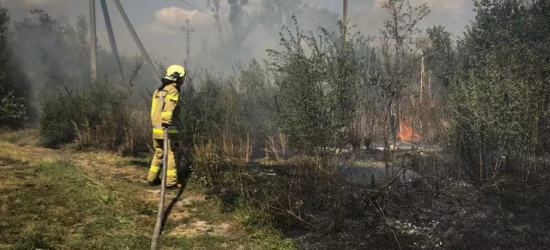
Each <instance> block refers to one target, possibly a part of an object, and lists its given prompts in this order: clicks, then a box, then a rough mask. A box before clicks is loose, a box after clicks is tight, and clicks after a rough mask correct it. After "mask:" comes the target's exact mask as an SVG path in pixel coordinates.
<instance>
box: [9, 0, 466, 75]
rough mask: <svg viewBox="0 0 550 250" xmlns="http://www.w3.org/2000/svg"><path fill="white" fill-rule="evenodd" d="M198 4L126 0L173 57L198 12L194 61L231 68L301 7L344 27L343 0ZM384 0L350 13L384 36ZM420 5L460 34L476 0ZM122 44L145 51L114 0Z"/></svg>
mask: <svg viewBox="0 0 550 250" xmlns="http://www.w3.org/2000/svg"><path fill="white" fill-rule="evenodd" d="M186 2H189V3H192V4H193V5H194V6H196V7H198V8H200V10H198V9H194V8H193V7H190V6H188V5H186V4H185V3H183V2H182V1H179V0H166V1H149V0H122V4H123V5H124V6H125V8H126V11H127V13H128V15H129V17H130V19H131V20H132V22H133V23H134V26H135V28H136V29H137V31H138V33H139V35H140V37H141V38H142V40H143V43H144V45H145V47H146V49H147V50H148V52H149V53H150V55H151V57H152V58H153V59H154V60H155V61H158V62H163V63H165V64H171V63H182V62H183V60H184V59H185V57H186V54H185V47H186V44H185V33H184V32H182V31H181V28H182V27H183V26H184V25H185V20H186V19H189V20H191V22H190V25H191V27H193V28H195V32H194V33H193V34H192V38H191V50H192V51H191V54H192V56H191V58H190V63H191V65H192V67H195V68H196V67H207V68H213V69H216V70H221V69H223V70H226V71H227V70H228V69H230V67H231V66H232V65H233V64H234V62H235V61H236V60H241V61H243V62H246V61H247V60H248V59H250V58H252V57H256V58H258V59H262V58H265V57H266V53H265V49H267V48H274V47H276V46H277V45H278V41H279V37H278V32H279V31H280V29H281V26H282V25H284V24H291V17H292V15H296V16H297V17H298V20H299V22H300V25H301V26H302V28H303V29H304V30H311V31H315V30H316V29H317V27H318V26H323V27H327V28H329V29H333V30H334V29H336V21H337V20H338V19H339V18H340V15H341V12H342V8H341V7H342V6H341V1H336V0H254V1H252V0H186ZM381 2H382V0H372V1H365V0H349V4H350V15H349V18H350V21H351V23H352V24H356V25H357V30H359V31H361V32H362V33H364V34H366V35H371V36H377V35H378V28H379V27H381V24H382V21H383V20H384V19H385V18H386V17H387V16H386V13H385V12H384V11H383V10H382V9H381V7H380V3H381ZM411 2H412V4H413V5H416V4H420V3H423V2H426V3H428V5H430V8H431V9H432V13H431V14H430V16H429V17H428V18H426V20H425V21H424V22H423V23H421V26H423V27H427V26H431V25H435V24H442V25H445V26H447V28H448V30H450V31H451V32H452V33H454V34H456V35H460V33H461V31H462V30H463V27H464V25H466V24H467V23H468V19H469V18H471V16H473V12H472V11H471V9H472V8H473V7H472V3H471V1H470V0H453V1H450V0H411ZM3 5H4V6H5V7H7V8H8V9H9V10H10V11H11V12H12V16H13V18H14V19H15V20H18V19H21V18H22V17H24V16H29V14H28V13H29V11H30V10H31V9H36V8H40V9H44V10H45V11H46V12H47V13H50V14H51V15H52V16H53V17H54V18H56V19H60V20H61V21H67V22H70V23H73V24H74V23H75V22H76V18H77V16H78V15H87V14H88V2H87V1H74V0H3ZM109 6H110V9H111V15H112V21H113V25H114V29H115V32H117V36H116V37H117V42H118V45H119V50H120V51H121V53H124V54H126V55H129V56H133V55H139V51H138V49H137V46H136V45H135V44H134V42H133V40H132V38H131V36H130V34H129V33H128V31H127V30H126V27H125V25H124V23H123V22H122V20H121V18H120V16H119V14H118V13H117V11H116V9H115V7H114V5H113V4H112V3H111V2H109ZM97 9H98V41H99V44H100V45H101V46H102V47H104V48H106V49H107V50H109V43H108V39H107V33H106V31H105V28H104V25H103V18H102V17H101V12H100V11H101V10H100V8H99V4H98V8H97Z"/></svg>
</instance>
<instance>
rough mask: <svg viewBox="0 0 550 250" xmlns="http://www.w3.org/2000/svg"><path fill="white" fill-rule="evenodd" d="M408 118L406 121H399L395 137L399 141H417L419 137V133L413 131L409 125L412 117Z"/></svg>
mask: <svg viewBox="0 0 550 250" xmlns="http://www.w3.org/2000/svg"><path fill="white" fill-rule="evenodd" d="M408 120H409V121H408V122H405V121H403V120H401V121H399V134H397V138H399V140H401V141H406V142H417V141H418V140H419V139H420V135H419V134H417V133H416V132H414V130H413V127H412V126H411V125H410V124H411V123H412V119H408Z"/></svg>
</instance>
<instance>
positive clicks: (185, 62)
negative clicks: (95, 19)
mask: <svg viewBox="0 0 550 250" xmlns="http://www.w3.org/2000/svg"><path fill="white" fill-rule="evenodd" d="M185 25H186V27H185V28H182V29H181V31H185V32H186V33H187V58H186V59H185V60H184V67H185V70H187V62H188V61H189V58H190V57H191V32H195V28H191V29H190V28H189V19H187V20H185Z"/></svg>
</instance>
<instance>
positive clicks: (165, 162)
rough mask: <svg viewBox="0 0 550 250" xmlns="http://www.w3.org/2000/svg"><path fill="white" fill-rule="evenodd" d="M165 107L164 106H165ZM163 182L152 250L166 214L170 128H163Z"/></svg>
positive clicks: (162, 97)
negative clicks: (165, 200) (165, 201)
mask: <svg viewBox="0 0 550 250" xmlns="http://www.w3.org/2000/svg"><path fill="white" fill-rule="evenodd" d="M161 103H162V104H164V96H163V95H161ZM163 106H164V105H163ZM162 141H163V146H162V180H161V189H160V202H159V209H158V213H157V223H156V225H155V230H154V232H153V240H152V241H151V250H157V244H158V239H159V237H160V230H161V228H162V217H163V214H164V199H165V191H166V171H167V170H168V128H163V131H162Z"/></svg>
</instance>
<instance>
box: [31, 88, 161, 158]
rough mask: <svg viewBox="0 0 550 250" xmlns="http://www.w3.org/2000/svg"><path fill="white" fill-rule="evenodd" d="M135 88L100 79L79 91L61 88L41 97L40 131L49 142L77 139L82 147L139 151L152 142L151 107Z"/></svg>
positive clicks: (56, 143) (76, 142)
mask: <svg viewBox="0 0 550 250" xmlns="http://www.w3.org/2000/svg"><path fill="white" fill-rule="evenodd" d="M132 97H133V91H132V90H131V89H124V88H122V87H120V86H116V85H109V84H108V83H106V82H103V83H101V82H98V83H96V84H94V85H93V86H91V87H90V88H88V89H85V90H80V91H75V92H73V91H70V90H68V89H67V88H66V89H65V90H58V91H56V92H55V93H53V94H46V95H44V96H43V97H42V99H41V104H42V105H41V111H42V112H41V115H40V131H41V134H42V136H43V137H44V138H45V139H46V143H47V144H49V145H52V146H59V145H60V144H62V143H68V142H75V146H76V147H77V148H79V149H95V150H110V151H120V152H123V153H136V152H138V151H143V150H145V149H146V144H147V143H150V142H149V140H150V131H149V126H148V119H149V118H148V116H147V115H146V114H147V112H146V111H148V107H145V105H143V107H142V109H141V110H143V111H140V109H139V107H140V105H139V103H137V101H135V98H132Z"/></svg>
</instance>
